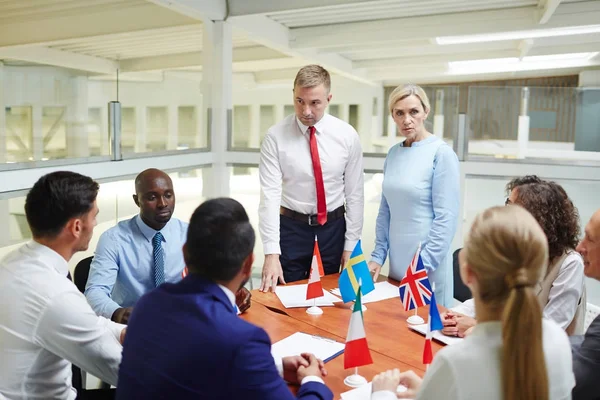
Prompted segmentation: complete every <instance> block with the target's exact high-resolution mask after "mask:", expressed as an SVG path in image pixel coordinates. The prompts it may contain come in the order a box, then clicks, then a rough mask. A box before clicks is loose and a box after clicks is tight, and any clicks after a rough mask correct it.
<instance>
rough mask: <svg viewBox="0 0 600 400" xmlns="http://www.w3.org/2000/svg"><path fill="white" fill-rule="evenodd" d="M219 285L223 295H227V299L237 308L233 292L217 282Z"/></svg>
mask: <svg viewBox="0 0 600 400" xmlns="http://www.w3.org/2000/svg"><path fill="white" fill-rule="evenodd" d="M217 285H219V287H220V288H221V290H222V291H223V292H224V293H225V295H226V296H227V298H228V299H229V301H230V302H231V304H232V305H233V308H234V309H236V310H237V306H236V304H235V294H234V293H233V292H232V291H231V290H229V289H228V288H226V287H225V286H223V285H220V284H217Z"/></svg>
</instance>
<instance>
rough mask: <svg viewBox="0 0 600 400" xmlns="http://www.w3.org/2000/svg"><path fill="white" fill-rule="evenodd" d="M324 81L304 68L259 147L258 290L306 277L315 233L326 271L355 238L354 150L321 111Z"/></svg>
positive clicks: (350, 132)
mask: <svg viewBox="0 0 600 400" xmlns="http://www.w3.org/2000/svg"><path fill="white" fill-rule="evenodd" d="M330 89H331V78H330V77H329V73H328V72H327V70H325V69H324V68H323V67H321V66H318V65H308V66H305V67H303V68H302V69H300V71H298V74H297V75H296V79H295V80H294V89H293V93H294V110H295V115H290V116H288V117H286V118H285V119H284V120H283V121H281V122H279V123H278V124H276V125H275V126H273V127H271V128H270V129H269V131H268V132H267V134H266V136H265V138H264V141H263V143H262V147H261V158H260V167H259V175H260V186H261V202H260V208H259V230H260V235H261V238H262V241H263V249H264V253H265V261H264V265H263V272H262V283H261V287H260V290H262V291H267V290H269V289H272V290H274V289H275V286H276V285H277V282H278V281H280V282H281V283H286V282H293V281H297V280H301V279H306V278H307V277H308V273H309V270H310V265H311V260H312V255H313V249H314V241H315V236H316V237H317V238H318V241H319V249H320V252H321V259H322V261H323V268H324V270H325V273H326V274H332V273H336V272H339V270H340V265H341V266H342V268H343V267H344V265H345V263H346V262H347V261H348V259H349V258H350V254H351V253H352V250H353V249H354V247H355V246H356V243H357V242H358V240H359V239H360V236H361V232H362V225H363V211H364V187H363V166H362V148H361V145H360V139H359V137H358V133H357V132H356V130H354V128H353V127H352V126H351V125H349V124H348V123H346V122H344V121H342V120H340V119H338V118H335V117H333V116H331V115H329V114H326V113H325V109H326V108H327V106H328V105H329V102H330V101H331V96H332V95H331V93H330Z"/></svg>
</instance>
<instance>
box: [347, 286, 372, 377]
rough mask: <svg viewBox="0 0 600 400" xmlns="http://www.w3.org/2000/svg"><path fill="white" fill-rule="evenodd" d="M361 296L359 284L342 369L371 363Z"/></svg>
mask: <svg viewBox="0 0 600 400" xmlns="http://www.w3.org/2000/svg"><path fill="white" fill-rule="evenodd" d="M371 282H372V281H371ZM361 297H362V295H361V286H360V285H359V287H358V291H357V294H356V301H355V303H354V308H353V309H352V316H351V317H350V326H349V327H348V336H347V337H346V348H345V350H344V369H347V368H354V367H360V366H362V365H368V364H373V359H372V358H371V352H370V351H369V345H368V344H367V336H366V334H365V325H364V321H363V313H362V301H361Z"/></svg>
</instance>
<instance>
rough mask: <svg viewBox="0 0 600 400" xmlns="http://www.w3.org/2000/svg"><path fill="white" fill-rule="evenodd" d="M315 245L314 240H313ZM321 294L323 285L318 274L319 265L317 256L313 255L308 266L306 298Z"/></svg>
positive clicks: (320, 295) (313, 297)
mask: <svg viewBox="0 0 600 400" xmlns="http://www.w3.org/2000/svg"><path fill="white" fill-rule="evenodd" d="M315 246H316V242H315ZM322 296H323V285H321V276H320V275H319V266H318V262H317V257H316V256H315V255H313V261H312V265H311V267H310V276H309V278H308V285H307V286H306V300H310V299H316V298H317V297H322Z"/></svg>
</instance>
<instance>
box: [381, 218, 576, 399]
mask: <svg viewBox="0 0 600 400" xmlns="http://www.w3.org/2000/svg"><path fill="white" fill-rule="evenodd" d="M459 261H460V273H461V278H462V280H463V282H464V283H465V284H466V285H467V286H468V287H469V288H470V289H471V292H472V293H473V298H474V299H475V309H476V312H477V316H478V324H477V325H476V326H475V328H474V330H473V333H472V334H471V335H469V336H468V337H466V338H465V340H464V341H462V342H461V343H458V344H455V345H452V346H447V347H445V348H444V349H442V350H440V351H439V352H438V353H437V354H436V355H435V357H434V361H433V364H432V365H431V366H430V368H429V369H428V371H427V373H426V374H425V378H424V379H423V380H421V378H419V377H418V376H417V375H416V374H415V373H414V372H412V371H408V372H404V373H401V374H398V373H389V372H388V373H383V374H380V375H378V376H377V377H375V379H374V380H373V395H372V399H373V400H375V399H377V400H383V399H395V398H396V394H395V388H396V387H397V385H398V384H399V383H400V384H403V385H405V386H407V387H408V389H409V390H408V391H407V392H405V393H401V394H398V398H416V399H442V398H443V399H448V400H453V399H456V400H458V399H461V400H471V399H472V400H479V399H485V400H562V399H570V398H571V390H572V389H573V386H574V385H575V379H574V376H573V370H572V360H571V349H570V346H569V340H568V338H567V335H566V333H565V331H564V330H563V329H561V328H560V326H558V325H557V324H556V323H555V322H553V321H550V320H542V310H541V308H540V304H539V301H538V300H537V297H536V293H535V290H534V286H535V283H536V282H537V281H538V280H539V278H540V276H541V275H542V274H543V273H544V272H545V268H546V265H547V264H548V243H547V239H546V237H545V235H544V232H543V231H542V229H541V228H540V226H539V225H538V223H537V222H536V220H535V219H534V218H533V217H532V216H531V214H529V213H528V212H527V211H526V210H525V209H523V208H521V207H519V206H508V207H493V208H490V209H488V210H486V211H484V212H482V213H481V214H479V215H478V216H477V217H476V218H475V222H474V223H473V225H472V227H471V231H470V232H469V235H468V238H467V240H466V242H465V247H464V249H463V250H462V251H461V253H460V256H459Z"/></svg>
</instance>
